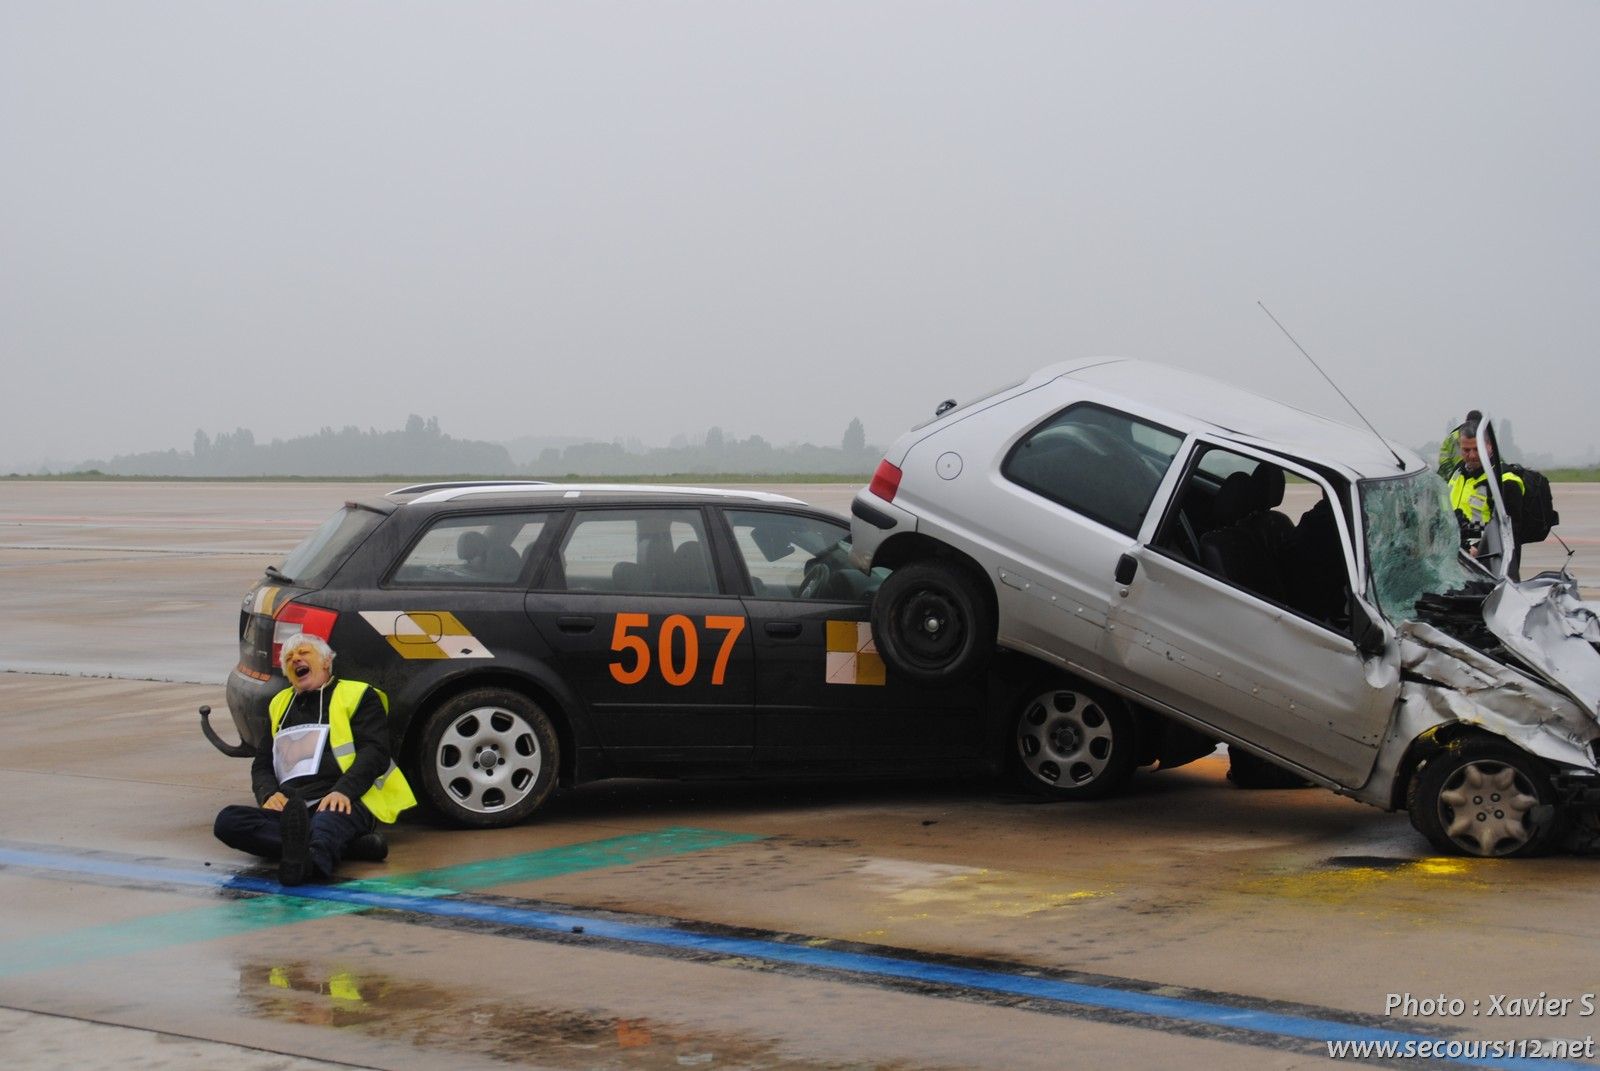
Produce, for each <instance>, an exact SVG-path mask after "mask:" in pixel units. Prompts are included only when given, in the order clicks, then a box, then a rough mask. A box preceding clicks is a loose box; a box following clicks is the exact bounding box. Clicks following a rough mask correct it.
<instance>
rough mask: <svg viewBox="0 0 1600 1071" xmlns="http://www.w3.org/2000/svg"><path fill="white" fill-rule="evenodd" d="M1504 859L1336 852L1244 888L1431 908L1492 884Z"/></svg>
mask: <svg viewBox="0 0 1600 1071" xmlns="http://www.w3.org/2000/svg"><path fill="white" fill-rule="evenodd" d="M1501 865H1503V860H1499V859H1469V858H1466V857H1455V856H1430V857H1427V858H1424V859H1393V858H1389V857H1387V856H1376V855H1373V856H1367V855H1336V856H1331V857H1329V858H1328V859H1325V860H1323V861H1322V864H1321V865H1320V866H1316V867H1313V868H1311V869H1306V870H1294V871H1289V872H1285V873H1278V874H1269V875H1264V876H1261V877H1255V878H1252V879H1250V880H1248V881H1246V882H1244V883H1243V884H1242V885H1241V886H1240V888H1241V890H1242V891H1244V892H1248V893H1255V894H1262V893H1265V894H1268V895H1272V896H1278V897H1286V898H1292V899H1300V900H1315V901H1319V902H1322V903H1326V904H1334V905H1338V904H1348V903H1351V902H1352V901H1357V900H1361V901H1369V902H1370V901H1372V899H1373V898H1374V897H1377V898H1378V900H1379V901H1380V902H1381V903H1382V904H1383V905H1384V906H1387V907H1393V908H1399V909H1404V910H1414V911H1416V912H1418V913H1420V914H1433V913H1435V912H1436V911H1437V908H1438V901H1437V897H1438V896H1440V895H1441V894H1444V893H1447V892H1456V893H1478V892H1483V891H1485V890H1488V889H1490V888H1492V887H1493V886H1492V883H1491V881H1490V880H1489V879H1490V877H1491V876H1492V875H1494V874H1495V873H1496V872H1497V871H1498V869H1499V867H1500V866H1501Z"/></svg>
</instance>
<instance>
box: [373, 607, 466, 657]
mask: <svg viewBox="0 0 1600 1071" xmlns="http://www.w3.org/2000/svg"><path fill="white" fill-rule="evenodd" d="M361 619H362V620H363V621H365V622H366V623H367V624H369V625H371V626H372V627H373V628H374V629H375V630H377V633H378V635H380V636H382V637H383V638H384V639H386V640H388V641H389V646H390V647H393V648H394V649H395V650H396V651H398V652H399V653H400V657H401V658H493V657H494V655H493V654H492V653H491V652H490V651H489V648H487V647H485V646H484V645H483V644H482V642H480V641H479V640H478V638H477V637H476V636H474V635H473V634H472V631H471V630H470V629H468V628H467V626H466V625H463V624H462V623H461V621H460V619H459V618H457V617H456V615H455V614H452V613H451V612H450V611H448V610H363V611H361Z"/></svg>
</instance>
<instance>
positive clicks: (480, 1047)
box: [0, 484, 1600, 1071]
mask: <svg viewBox="0 0 1600 1071" xmlns="http://www.w3.org/2000/svg"><path fill="white" fill-rule="evenodd" d="M4 489H5V495H4V498H3V499H0V525H3V526H4V528H3V529H0V532H3V533H4V534H3V535H0V596H3V600H4V602H3V605H4V606H5V608H6V610H7V612H6V614H4V615H0V617H3V620H0V662H3V664H4V668H6V669H10V670H12V671H13V672H9V673H3V674H0V902H3V903H4V904H5V905H6V907H5V910H4V911H3V912H0V1048H3V1049H4V1051H5V1053H6V1058H5V1062H6V1065H7V1066H8V1067H20V1068H54V1067H64V1066H73V1067H99V1066H106V1067H110V1066H113V1064H115V1066H117V1067H130V1066H131V1067H140V1066H146V1065H148V1066H156V1065H157V1064H158V1063H159V1064H160V1066H163V1067H177V1068H190V1067H192V1068H200V1067H215V1066H220V1065H222V1064H226V1065H227V1066H231V1067H238V1068H241V1069H245V1071H253V1069H255V1068H279V1067H282V1068H293V1069H299V1068H310V1067H322V1066H352V1065H353V1066H361V1067H384V1068H391V1067H392V1068H422V1067H427V1068H436V1067H439V1066H450V1067H452V1068H477V1067H485V1068H502V1067H507V1066H528V1067H551V1068H681V1067H705V1068H855V1067H881V1068H907V1069H910V1068H930V1069H932V1068H977V1067H982V1068H995V1067H1005V1068H1013V1067H1014V1068H1033V1067H1038V1068H1046V1067H1049V1068H1059V1067H1062V1066H1079V1065H1087V1064H1092V1063H1110V1064H1114V1065H1118V1066H1130V1065H1131V1066H1156V1065H1162V1066H1166V1065H1170V1064H1174V1063H1178V1062H1182V1063H1186V1064H1195V1065H1199V1066H1228V1067H1263V1068H1264V1067H1310V1066H1321V1065H1323V1064H1325V1063H1326V1062H1327V1060H1328V1057H1327V1051H1326V1045H1325V1044H1324V1039H1331V1038H1341V1037H1356V1038H1382V1037H1387V1036H1395V1037H1402V1036H1405V1037H1413V1038H1416V1037H1422V1038H1436V1039H1481V1038H1546V1039H1548V1038H1578V1039H1583V1038H1585V1037H1587V1036H1589V1035H1592V1034H1594V1033H1595V1030H1594V1026H1593V1024H1594V1021H1595V1019H1594V1017H1590V1016H1584V1015H1582V1014H1580V1010H1581V1005H1580V1004H1578V1003H1574V1004H1573V1005H1570V1006H1569V1008H1568V1010H1567V1012H1566V1013H1565V1014H1562V1015H1556V1016H1538V1017H1508V1016H1503V1015H1485V1014H1483V1012H1484V1011H1485V1010H1486V1009H1489V1008H1490V1007H1491V1006H1492V1003H1491V1002H1492V1000H1493V998H1494V997H1496V996H1504V995H1506V994H1518V995H1528V996H1533V995H1536V994H1539V993H1541V992H1543V993H1546V994H1548V995H1550V996H1552V997H1562V998H1566V997H1570V998H1574V999H1575V1001H1576V999H1577V998H1580V997H1582V996H1583V995H1584V994H1591V993H1594V992H1596V991H1597V990H1600V975H1597V973H1596V972H1595V969H1594V963H1595V962H1596V961H1597V959H1600V957H1597V955H1596V953H1597V951H1600V948H1597V942H1596V938H1595V924H1594V920H1595V918H1596V917H1597V908H1600V884H1597V882H1596V877H1597V875H1600V870H1597V867H1600V860H1595V859H1579V858H1572V857H1552V858H1547V859H1538V860H1530V861H1518V862H1504V861H1495V860H1467V859H1453V858H1449V859H1447V858H1439V857H1433V856H1430V855H1429V854H1428V851H1427V846H1426V843H1425V842H1424V841H1422V840H1421V838H1420V837H1419V836H1417V835H1416V834H1415V833H1414V832H1413V831H1412V829H1411V827H1410V824H1409V822H1408V821H1407V819H1406V818H1405V816H1403V815H1385V814H1382V813H1380V812H1378V811H1375V810H1373V809H1371V808H1367V807H1363V806H1360V805H1357V804H1354V803H1351V802H1349V801H1346V800H1341V799H1339V798H1337V797H1334V796H1333V795H1331V794H1329V793H1326V792H1322V791H1319V790H1300V791H1293V790H1279V791H1256V792H1245V791H1240V790H1237V789H1234V788H1233V787H1232V786H1230V785H1229V784H1228V783H1227V782H1226V780H1225V778H1224V773H1225V768H1226V767H1225V761H1224V760H1223V759H1222V758H1220V757H1213V758H1210V759H1206V760H1202V761H1201V762H1199V763H1196V764H1194V765H1193V766H1190V767H1185V768H1183V769H1180V770H1176V771H1169V772H1165V773H1149V772H1145V773H1142V774H1141V775H1140V776H1139V777H1137V778H1136V779H1135V781H1134V784H1133V786H1132V790H1131V791H1130V792H1129V793H1128V794H1127V795H1126V796H1124V797H1121V798H1118V799H1114V800H1108V801H1103V802H1098V803H1091V804H1057V803H1037V802H1034V801H1033V800H1031V799H1029V798H1023V797H1017V796H1013V795H1010V794H1008V793H1006V792H1005V791H1004V790H1003V789H1001V788H998V787H997V786H995V785H992V784H988V783H983V782H972V781H931V782H930V781H917V782H908V783H901V784H887V785H886V784H859V783H855V784H852V783H837V784H820V783H795V784H781V785H772V784H752V783H737V782H734V783H708V784H671V783H660V782H638V781H626V782H611V783H602V784H598V785H592V786H587V787H585V788H582V789H579V790H576V791H571V792H567V793H564V794H562V795H559V796H558V797H557V798H556V799H555V800H553V801H552V803H551V805H550V806H549V807H548V808H547V809H545V810H544V811H541V813H540V815H539V816H538V817H537V818H536V819H535V820H533V821H531V822H529V823H526V824H524V825H522V826H518V827H515V828H512V829H504V830H489V831H465V830H454V829H447V828H444V827H441V826H439V825H436V824H434V823H432V822H430V821H429V820H427V819H426V818H413V817H410V816H408V817H407V818H406V819H405V820H404V821H402V823H401V824H400V825H399V826H398V827H397V829H396V831H395V833H394V836H393V837H392V841H393V847H392V851H391V855H390V858H389V860H388V861H387V862H386V863H384V864H361V863H357V864H350V865H348V866H347V867H345V868H344V869H343V871H342V874H341V877H342V880H341V881H339V882H336V883H334V884H331V885H328V886H306V887H300V888H298V889H294V890H286V889H283V888H281V887H279V886H277V884H276V882H275V880H274V875H273V873H272V871H271V870H270V869H263V868H261V867H260V866H258V865H253V863H252V861H251V860H249V859H248V858H246V857H243V856H240V855H237V854H235V853H233V852H230V851H229V850H227V849H225V848H223V847H222V846H221V845H219V844H218V843H217V842H216V841H215V840H213V839H212V837H211V833H210V823H211V818H212V816H213V815H214V814H215V813H216V811H217V810H218V809H219V808H220V807H222V806H223V805H225V804H228V803H235V802H242V801H244V800H246V799H247V798H248V789H247V782H248V770H247V769H246V764H244V763H242V762H240V761H237V760H229V759H226V758H224V757H223V756H221V755H219V754H217V753H216V752H215V751H214V750H212V749H211V748H210V747H209V745H207V744H205V743H204V741H203V740H202V739H201V738H200V736H199V734H198V732H197V724H196V723H197V718H196V716H195V708H196V707H197V706H199V705H200V704H201V703H208V704H210V705H212V706H213V707H216V708H218V709H219V710H221V709H222V707H223V703H222V698H221V688H220V686H219V682H220V681H221V679H222V677H223V675H224V674H225V673H226V670H227V667H228V666H229V665H231V664H232V662H233V660H234V658H235V656H236V646H235V636H236V626H237V614H238V600H239V598H240V597H241V596H242V595H243V593H244V590H245V588H246V587H248V585H249V584H250V583H251V582H252V580H253V579H254V578H255V577H256V576H257V575H259V570H260V568H261V566H262V565H263V564H265V563H266V562H268V561H273V560H276V557H277V556H278V555H280V554H281V553H282V551H283V550H284V549H287V547H289V546H290V545H292V544H293V543H294V542H295V541H296V540H297V539H298V538H299V536H300V535H303V534H304V532H305V531H308V530H309V529H310V528H312V527H314V526H315V525H316V524H317V523H320V521H321V520H322V519H323V518H324V517H325V516H326V514H327V512H329V511H330V510H331V509H332V508H333V507H334V506H335V505H337V504H338V503H340V502H342V501H343V500H344V499H346V498H349V497H355V496H356V495H358V494H365V493H368V492H369V491H373V490H383V489H385V488H352V487H351V486H348V485H319V484H304V485H300V484H293V485H262V484H248V485H242V484H240V485H235V484H215V485H213V484H190V485H176V484H99V485H96V484H89V485H79V484H6V485H4ZM853 490H854V489H853V488H817V487H802V488H795V489H791V493H796V494H797V496H798V497H802V498H806V499H808V500H810V501H814V502H817V503H818V504H822V505H826V506H830V507H831V508H835V509H845V508H847V507H848V500H849V496H850V494H851V493H853ZM1557 501H1558V504H1559V506H1560V508H1561V510H1562V515H1563V518H1564V523H1563V526H1562V531H1563V533H1564V534H1566V533H1570V535H1569V542H1574V545H1575V547H1576V548H1577V549H1578V550H1579V552H1580V553H1579V564H1578V565H1577V566H1576V568H1577V569H1578V570H1579V575H1580V578H1585V579H1587V575H1600V562H1597V563H1596V568H1594V569H1586V568H1585V565H1584V564H1583V557H1584V556H1585V555H1588V556H1590V557H1593V556H1594V555H1595V554H1596V547H1597V546H1600V539H1597V538H1596V536H1597V535H1600V524H1597V523H1596V522H1597V521H1600V493H1590V492H1589V489H1588V488H1577V489H1569V488H1567V487H1559V488H1557ZM1569 511H1570V512H1569ZM279 522H287V523H279ZM1557 550H1558V553H1559V548H1557ZM1548 551H1549V547H1540V548H1538V549H1537V552H1536V553H1537V554H1539V555H1541V556H1543V555H1545V554H1546V553H1547V552H1548ZM1528 558H1529V563H1530V564H1533V563H1534V562H1535V558H1534V555H1531V554H1530V555H1529V556H1528ZM1531 571H1532V570H1530V569H1525V572H1531ZM1586 574H1587V575H1586ZM1590 594H1591V596H1592V595H1593V589H1592V588H1590ZM19 669H26V670H35V671H36V672H16V670H19ZM39 670H43V671H45V672H37V671H39ZM50 674H60V675H50ZM81 674H88V675H89V676H83V675H81ZM224 721H225V719H224ZM1404 993H1410V994H1415V995H1428V996H1438V995H1440V994H1443V995H1446V996H1448V997H1453V998H1461V999H1462V1000H1463V1001H1464V1002H1465V1005H1466V1010H1465V1011H1464V1012H1463V1013H1462V1014H1460V1015H1439V1016H1432V1015H1422V1016H1418V1015H1413V1016H1411V1017H1410V1018H1404V1017H1399V1016H1387V1015H1385V1013H1384V1012H1385V1003H1386V1000H1387V998H1388V996H1389V995H1390V994H1404ZM1475 1000H1476V1001H1480V1002H1481V1005H1480V1006H1479V1007H1478V1008H1476V1009H1474V1008H1473V1004H1472V1002H1473V1001H1475ZM1473 1011H1477V1012H1478V1013H1479V1014H1473ZM1408 1066H1409V1065H1408ZM1540 1066H1546V1067H1554V1066H1561V1062H1560V1061H1541V1063H1540Z"/></svg>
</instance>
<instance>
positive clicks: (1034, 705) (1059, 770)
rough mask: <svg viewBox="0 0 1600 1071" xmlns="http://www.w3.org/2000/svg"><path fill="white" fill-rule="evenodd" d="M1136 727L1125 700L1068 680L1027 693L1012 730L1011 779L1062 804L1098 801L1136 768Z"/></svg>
mask: <svg viewBox="0 0 1600 1071" xmlns="http://www.w3.org/2000/svg"><path fill="white" fill-rule="evenodd" d="M1137 737H1138V727H1137V723H1136V722H1135V721H1134V719H1133V716H1132V715H1131V714H1129V713H1128V710H1127V708H1126V707H1125V706H1124V705H1123V704H1122V702H1121V700H1119V699H1117V698H1115V697H1114V696H1111V695H1108V694H1106V693H1104V692H1101V691H1100V690H1099V689H1097V688H1090V687H1089V686H1087V685H1085V684H1081V683H1078V682H1076V681H1072V680H1070V679H1066V678H1060V679H1057V680H1053V681H1045V682H1042V683H1041V684H1039V685H1037V686H1035V687H1033V688H1029V689H1028V690H1027V691H1025V692H1024V693H1023V699H1022V702H1021V704H1020V705H1019V706H1018V708H1017V717H1016V721H1015V723H1014V725H1013V728H1012V733H1011V741H1012V754H1011V769H1012V774H1013V779H1014V780H1015V781H1016V782H1017V783H1018V784H1019V785H1020V786H1021V787H1022V788H1025V789H1027V790H1028V791H1030V792H1035V793H1039V794H1043V795H1048V796H1054V797H1056V798H1058V799H1077V800H1086V799H1098V798H1100V797H1102V796H1109V795H1111V794H1112V793H1114V792H1116V791H1117V790H1118V789H1120V788H1122V786H1123V785H1125V784H1127V783H1128V779H1129V778H1130V777H1132V776H1133V771H1134V769H1135V768H1136V767H1137V766H1138V754H1139V741H1138V739H1137Z"/></svg>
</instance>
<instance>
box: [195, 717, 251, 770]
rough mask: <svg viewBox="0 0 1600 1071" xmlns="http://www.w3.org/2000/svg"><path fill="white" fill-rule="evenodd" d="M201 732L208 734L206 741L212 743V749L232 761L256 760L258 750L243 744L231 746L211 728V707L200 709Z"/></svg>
mask: <svg viewBox="0 0 1600 1071" xmlns="http://www.w3.org/2000/svg"><path fill="white" fill-rule="evenodd" d="M200 731H201V732H202V733H205V734H206V739H207V740H209V741H211V746H212V747H214V748H216V749H217V750H218V751H220V752H222V753H223V754H224V755H226V756H228V757H229V758H230V759H251V758H255V754H256V749H255V748H253V747H251V746H250V745H249V744H246V743H243V742H240V743H237V744H230V743H228V742H227V741H226V740H224V739H222V737H220V736H218V735H217V731H216V730H215V729H213V728H212V727H211V708H210V707H209V706H204V707H201V708H200Z"/></svg>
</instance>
